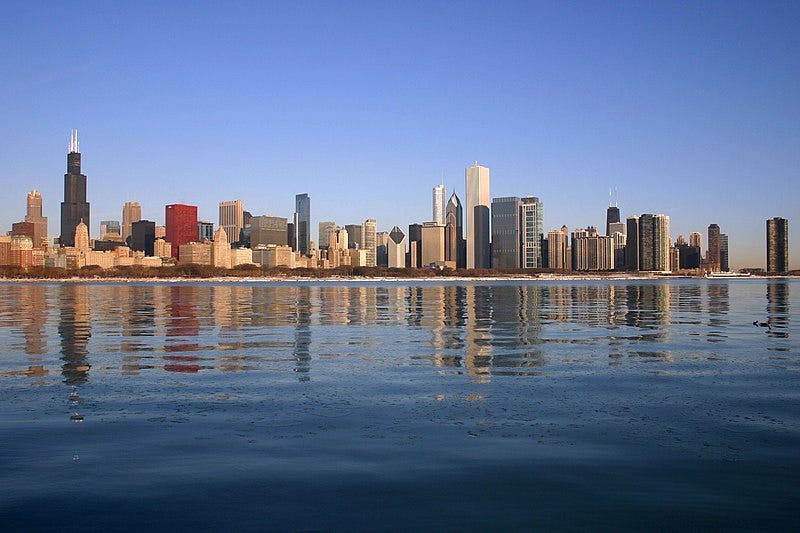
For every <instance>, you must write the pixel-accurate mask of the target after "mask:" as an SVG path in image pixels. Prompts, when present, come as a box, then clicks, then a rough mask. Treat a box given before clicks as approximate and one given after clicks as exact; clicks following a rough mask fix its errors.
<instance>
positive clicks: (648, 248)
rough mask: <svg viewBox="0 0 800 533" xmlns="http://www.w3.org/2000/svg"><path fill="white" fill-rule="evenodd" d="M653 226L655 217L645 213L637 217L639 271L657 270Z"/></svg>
mask: <svg viewBox="0 0 800 533" xmlns="http://www.w3.org/2000/svg"><path fill="white" fill-rule="evenodd" d="M629 220H630V219H629ZM655 225H656V223H655V215H651V214H650V213H645V214H643V215H642V216H640V217H639V243H638V244H639V270H644V271H652V270H658V269H657V268H656V258H655V248H656V246H655V232H656V228H655Z"/></svg>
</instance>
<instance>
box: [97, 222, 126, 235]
mask: <svg viewBox="0 0 800 533" xmlns="http://www.w3.org/2000/svg"><path fill="white" fill-rule="evenodd" d="M107 234H112V235H120V236H121V235H122V232H121V229H120V224H119V220H101V221H100V238H101V239H104V238H105V237H106V235H107Z"/></svg>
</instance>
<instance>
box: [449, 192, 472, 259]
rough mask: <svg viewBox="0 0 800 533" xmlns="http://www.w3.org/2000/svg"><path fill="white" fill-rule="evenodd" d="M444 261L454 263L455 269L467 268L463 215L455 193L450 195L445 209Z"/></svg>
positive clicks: (459, 201)
mask: <svg viewBox="0 0 800 533" xmlns="http://www.w3.org/2000/svg"><path fill="white" fill-rule="evenodd" d="M444 221H445V230H444V235H445V236H444V238H445V245H444V254H445V256H444V259H445V261H455V262H456V268H467V241H465V240H464V214H463V209H462V208H461V200H459V199H458V196H456V193H453V194H452V195H450V200H449V201H448V202H447V206H446V207H445V218H444Z"/></svg>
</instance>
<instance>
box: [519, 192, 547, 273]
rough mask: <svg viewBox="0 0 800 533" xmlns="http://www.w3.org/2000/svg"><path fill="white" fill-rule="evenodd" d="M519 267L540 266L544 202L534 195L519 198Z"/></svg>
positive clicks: (541, 259)
mask: <svg viewBox="0 0 800 533" xmlns="http://www.w3.org/2000/svg"><path fill="white" fill-rule="evenodd" d="M519 219H520V267H521V268H542V267H543V266H544V264H543V263H544V261H543V257H542V241H543V240H544V229H543V227H544V204H542V202H541V201H540V200H539V198H537V197H536V196H526V197H524V198H522V199H521V200H520V206H519Z"/></svg>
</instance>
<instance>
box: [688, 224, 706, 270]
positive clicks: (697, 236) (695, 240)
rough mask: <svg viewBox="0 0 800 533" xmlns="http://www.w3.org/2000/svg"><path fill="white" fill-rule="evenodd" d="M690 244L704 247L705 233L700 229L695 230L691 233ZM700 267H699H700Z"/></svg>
mask: <svg viewBox="0 0 800 533" xmlns="http://www.w3.org/2000/svg"><path fill="white" fill-rule="evenodd" d="M689 246H697V247H698V248H700V249H701V250H702V249H703V234H702V233H700V232H699V231H693V232H691V233H690V234H689ZM698 268H699V267H698Z"/></svg>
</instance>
